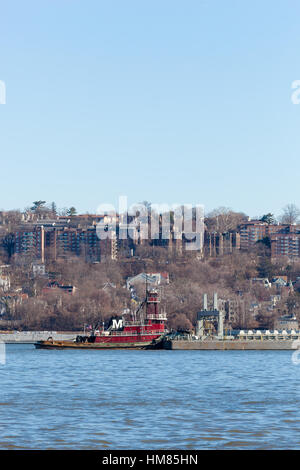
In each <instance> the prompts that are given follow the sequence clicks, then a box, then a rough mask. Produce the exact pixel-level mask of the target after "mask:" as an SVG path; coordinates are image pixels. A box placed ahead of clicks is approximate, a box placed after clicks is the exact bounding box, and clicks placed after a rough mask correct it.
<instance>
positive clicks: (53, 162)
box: [0, 0, 300, 217]
mask: <svg viewBox="0 0 300 470" xmlns="http://www.w3.org/2000/svg"><path fill="white" fill-rule="evenodd" d="M299 18H300V2H299V1H296V0H294V1H291V0H277V1H276V2H274V0H272V1H271V0H264V1H261V0H260V1H257V0H251V1H250V0H243V1H240V0H227V1H226V2H225V1H224V0H202V1H201V0H195V1H193V0H185V1H182V0H181V1H178V0H159V1H158V0H151V1H150V0H143V1H141V0H126V1H124V0H110V1H109V2H108V1H102V0H95V1H94V0H35V1H34V0H26V1H25V0H18V1H16V0H10V1H9V2H4V1H1V0H0V44H1V47H0V81H1V82H2V83H4V84H5V88H6V99H5V104H0V163H1V166H0V168H1V197H0V209H6V210H9V209H23V208H25V207H28V206H31V205H32V202H33V201H36V200H45V201H47V203H51V202H52V201H54V202H55V203H56V205H57V207H59V208H62V207H71V206H75V207H76V209H77V211H78V212H86V211H88V212H90V213H94V212H95V211H96V209H97V208H98V206H99V205H100V204H103V203H108V204H112V205H115V206H116V208H118V198H119V196H127V198H128V203H129V204H133V203H137V202H140V201H145V200H147V201H150V202H152V203H156V204H162V203H165V204H169V205H172V204H203V205H204V207H205V211H206V212H209V211H211V210H212V209H214V208H217V207H220V206H224V207H228V208H231V209H232V210H235V211H242V212H245V213H246V214H248V215H249V216H251V217H255V216H260V215H263V214H265V213H268V212H272V213H274V214H275V215H280V213H281V212H282V208H283V207H284V206H285V205H287V204H289V203H294V204H296V205H299V206H300V194H299V176H300V158H299V157H300V139H299V131H300V105H297V104H293V102H292V99H291V97H292V92H293V90H292V88H291V87H292V83H293V82H294V81H295V80H300V60H299V56H300V28H299V23H300V19H299Z"/></svg>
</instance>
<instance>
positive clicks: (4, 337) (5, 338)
mask: <svg viewBox="0 0 300 470" xmlns="http://www.w3.org/2000/svg"><path fill="white" fill-rule="evenodd" d="M78 334H82V332H81V333H79V332H58V331H14V332H7V333H0V342H2V343H6V344H10V343H11V344H18V343H19V344H23V343H35V342H36V341H43V340H47V339H48V338H49V337H52V338H53V339H54V340H57V341H63V340H73V339H75V338H76V336H77V335H78Z"/></svg>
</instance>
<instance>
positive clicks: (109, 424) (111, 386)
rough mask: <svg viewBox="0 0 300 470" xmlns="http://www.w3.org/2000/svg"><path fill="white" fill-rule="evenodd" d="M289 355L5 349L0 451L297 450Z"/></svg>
mask: <svg viewBox="0 0 300 470" xmlns="http://www.w3.org/2000/svg"><path fill="white" fill-rule="evenodd" d="M291 354H292V353H291V352H289V351H91V350H89V351H72V350H52V351H51V350H36V349H35V348H34V346H33V345H6V360H5V363H3V364H0V382H1V383H0V449H79V450H80V449H99V450H103V449H106V450H108V449H115V450H117V449H134V450H136V449H151V450H152V449H153V450H157V449H186V450H192V449H299V448H300V365H295V364H293V363H292V360H291ZM2 362H4V361H2Z"/></svg>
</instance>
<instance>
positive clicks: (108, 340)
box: [35, 289, 167, 349]
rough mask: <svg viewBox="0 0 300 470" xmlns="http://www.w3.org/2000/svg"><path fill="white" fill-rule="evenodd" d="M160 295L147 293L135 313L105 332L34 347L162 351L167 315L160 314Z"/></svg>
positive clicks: (99, 331)
mask: <svg viewBox="0 0 300 470" xmlns="http://www.w3.org/2000/svg"><path fill="white" fill-rule="evenodd" d="M159 304H160V295H159V292H158V290H157V289H151V290H147V291H146V298H145V299H144V301H143V302H141V304H140V305H139V307H138V309H137V310H136V311H135V312H131V311H127V312H126V313H123V316H122V317H121V318H119V319H116V318H113V319H112V321H111V323H110V326H109V327H108V328H107V329H106V330H105V328H104V325H103V326H102V328H98V327H95V328H94V330H93V331H92V333H91V335H89V336H86V335H84V336H77V337H76V339H75V340H74V341H55V340H54V339H53V338H48V339H47V340H46V341H38V342H37V343H35V347H36V348H37V349H41V348H43V349H154V348H157V347H159V345H160V343H162V339H163V337H164V336H165V334H166V333H167V331H166V328H165V322H166V320H167V315H166V312H162V313H160V312H159Z"/></svg>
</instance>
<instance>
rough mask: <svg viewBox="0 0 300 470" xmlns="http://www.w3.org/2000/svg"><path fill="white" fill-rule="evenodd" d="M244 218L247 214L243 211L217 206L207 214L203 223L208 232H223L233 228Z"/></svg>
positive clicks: (245, 218)
mask: <svg viewBox="0 0 300 470" xmlns="http://www.w3.org/2000/svg"><path fill="white" fill-rule="evenodd" d="M245 220H247V216H246V215H245V214H243V213H240V212H234V211H232V210H231V209H230V208H228V207H218V208H217V209H214V210H213V211H211V212H210V213H209V214H207V216H206V218H205V224H206V227H207V229H208V230H209V231H210V232H211V231H213V232H221V233H225V232H228V231H230V230H235V229H236V228H237V227H238V225H239V224H241V223H242V222H244V221H245Z"/></svg>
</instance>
